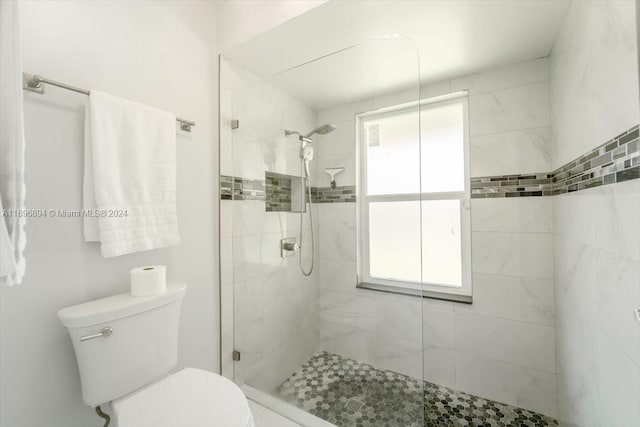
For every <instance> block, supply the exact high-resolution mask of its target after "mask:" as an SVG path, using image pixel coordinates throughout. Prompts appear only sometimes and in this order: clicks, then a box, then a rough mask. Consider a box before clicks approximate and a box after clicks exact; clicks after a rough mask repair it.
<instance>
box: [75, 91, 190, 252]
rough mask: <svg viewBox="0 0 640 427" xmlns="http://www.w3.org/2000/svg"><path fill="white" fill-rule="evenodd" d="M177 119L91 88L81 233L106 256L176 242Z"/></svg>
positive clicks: (87, 122)
mask: <svg viewBox="0 0 640 427" xmlns="http://www.w3.org/2000/svg"><path fill="white" fill-rule="evenodd" d="M175 122H176V118H175V116H174V115H172V114H170V113H167V112H164V111H160V110H157V109H155V108H151V107H148V106H146V105H142V104H138V103H136V102H132V101H128V100H125V99H121V98H118V97H115V96H113V95H109V94H107V93H104V92H99V91H96V90H91V94H90V95H89V106H88V108H87V113H86V117H85V158H84V162H85V167H84V186H83V196H84V208H85V216H84V237H85V240H87V241H99V242H100V244H101V249H102V255H103V256H104V257H105V258H106V257H113V256H118V255H124V254H128V253H132V252H139V251H144V250H148V249H155V248H163V247H168V246H175V245H177V244H178V243H180V236H179V234H178V220H177V216H176V130H175ZM92 212H95V213H96V214H97V216H93V214H91V213H92ZM86 213H90V214H89V215H87V214H86Z"/></svg>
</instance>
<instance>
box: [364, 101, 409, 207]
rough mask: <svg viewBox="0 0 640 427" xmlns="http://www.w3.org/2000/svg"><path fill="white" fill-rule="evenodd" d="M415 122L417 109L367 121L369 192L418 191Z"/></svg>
mask: <svg viewBox="0 0 640 427" xmlns="http://www.w3.org/2000/svg"><path fill="white" fill-rule="evenodd" d="M418 124H419V121H418V112H417V111H414V112H407V113H401V114H397V115H393V116H389V117H385V118H381V119H376V120H370V121H367V122H366V125H365V129H364V131H365V142H366V150H367V193H368V194H369V195H372V194H402V193H405V194H406V193H419V192H420V147H419V146H418V141H419V129H418V127H419V125H418Z"/></svg>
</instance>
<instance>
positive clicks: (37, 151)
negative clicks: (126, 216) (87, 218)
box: [0, 1, 219, 427]
mask: <svg viewBox="0 0 640 427" xmlns="http://www.w3.org/2000/svg"><path fill="white" fill-rule="evenodd" d="M213 20H214V16H213V7H212V5H211V4H210V3H208V2H203V1H195V2H186V1H163V2H141V1H136V2H100V1H91V2H75V1H73V2H62V1H49V2H24V3H23V32H24V39H23V44H24V69H25V70H26V71H28V72H31V73H38V74H42V75H43V76H46V77H50V78H53V79H57V80H60V81H63V82H67V83H70V84H72V85H77V86H79V87H83V88H89V89H92V88H96V89H101V90H105V91H108V92H111V93H113V94H115V95H119V96H122V97H126V98H129V99H132V100H135V101H139V102H142V103H146V104H149V105H153V106H155V107H158V108H162V109H165V110H168V111H171V112H174V113H176V114H177V115H179V116H181V117H185V118H188V119H192V120H195V121H196V122H197V125H196V127H194V128H193V132H192V133H191V134H187V133H183V132H180V131H178V141H177V145H178V146H177V156H178V164H177V170H178V173H177V175H178V187H177V189H178V218H179V226H180V232H181V237H182V243H181V244H180V245H179V246H177V247H175V248H170V249H162V250H154V251H148V252H144V253H140V254H135V255H126V256H122V257H117V258H111V259H103V258H102V257H101V255H100V251H99V247H98V245H96V244H89V243H85V242H84V241H83V239H82V226H81V221H80V220H77V219H52V218H40V219H31V220H29V221H28V222H27V236H28V244H27V250H26V257H27V273H26V277H25V281H24V283H22V284H21V285H19V286H16V287H13V288H2V289H0V334H1V335H0V341H1V356H0V378H1V381H0V425H2V426H7V427H39V426H42V425H48V426H51V427H74V426H77V427H87V426H92V425H95V426H98V425H102V422H101V420H100V419H99V418H98V417H97V416H96V415H95V414H94V413H93V411H92V409H90V408H89V407H86V406H85V405H84V404H83V402H82V400H81V396H80V383H79V377H78V373H77V367H76V362H75V358H74V354H73V350H72V346H71V342H70V340H69V338H68V336H67V332H66V330H65V329H64V328H63V327H62V326H61V325H60V323H59V321H58V319H57V316H56V312H57V311H58V310H59V309H60V308H63V307H66V306H69V305H73V304H77V303H82V302H85V301H89V300H92V299H95V298H100V297H105V296H109V295H113V294H117V293H120V292H125V291H127V283H128V270H129V269H130V268H131V267H134V266H138V265H144V264H150V263H151V264H166V265H167V269H168V277H169V279H170V280H179V281H184V282H186V283H187V284H188V286H189V288H188V292H187V296H186V298H185V301H184V305H183V309H182V321H181V329H180V332H181V335H180V353H179V359H180V362H179V366H187V365H189V366H195V367H200V368H204V369H208V370H212V371H217V370H218V365H219V361H218V335H219V334H218V330H219V325H218V267H217V265H218V261H217V245H216V244H214V242H216V239H217V222H218V220H217V217H218V210H217V197H216V194H217V181H218V177H217V173H216V170H217V149H216V141H217V134H216V126H217V106H216V96H217V95H216V85H215V84H214V83H215V81H216V70H217V68H216V67H215V66H214V65H216V62H215V59H214V56H213V53H214V52H215V50H214V49H215V38H214V34H213V30H214V28H213V25H212V22H213ZM85 102H86V97H84V96H83V95H79V94H74V93H70V92H66V91H63V90H61V89H56V88H52V87H46V93H45V94H44V95H38V94H33V93H26V94H25V126H26V140H27V149H26V170H27V172H26V181H27V201H26V203H27V207H28V208H66V209H78V208H81V207H82V202H81V194H82V170H83V121H84V105H85Z"/></svg>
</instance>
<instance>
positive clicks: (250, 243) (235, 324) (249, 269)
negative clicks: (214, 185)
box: [220, 58, 317, 392]
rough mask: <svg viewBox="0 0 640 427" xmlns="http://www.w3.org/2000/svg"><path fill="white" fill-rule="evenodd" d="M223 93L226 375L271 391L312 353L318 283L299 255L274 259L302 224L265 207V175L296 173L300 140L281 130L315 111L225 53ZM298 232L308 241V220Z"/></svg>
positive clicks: (300, 125)
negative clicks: (282, 243)
mask: <svg viewBox="0 0 640 427" xmlns="http://www.w3.org/2000/svg"><path fill="white" fill-rule="evenodd" d="M220 93H221V108H220V110H221V124H220V128H221V130H220V137H221V140H220V151H221V156H220V157H221V163H220V174H221V175H223V176H227V177H234V178H229V179H227V180H226V181H225V180H223V181H224V182H222V183H221V198H222V200H221V208H220V209H221V251H220V253H221V254H222V255H221V257H222V259H221V264H222V268H221V270H222V271H221V282H222V284H221V292H222V313H221V314H222V359H223V363H222V372H223V375H225V376H227V377H229V378H233V379H234V380H235V381H236V382H237V383H238V384H244V383H247V384H250V385H251V386H254V387H256V388H259V389H261V390H263V391H266V392H271V391H273V390H274V389H275V388H276V387H277V386H278V385H279V384H280V383H282V381H284V380H285V379H286V378H287V377H288V376H289V375H290V374H291V373H292V372H294V371H295V370H296V369H297V368H298V367H299V366H300V365H301V364H302V363H304V362H305V361H306V360H308V358H309V357H310V356H311V355H312V354H313V353H314V352H315V351H316V350H317V348H316V347H317V338H316V337H317V330H316V327H315V317H316V314H315V313H316V310H315V301H314V296H315V286H316V281H315V278H313V277H310V278H308V277H305V276H304V275H303V274H302V273H301V272H300V270H299V261H298V258H297V257H289V258H281V257H280V239H282V238H285V237H299V234H300V227H301V225H300V222H299V216H298V214H293V213H288V212H266V207H265V186H264V180H265V171H266V172H273V173H275V174H287V175H297V176H300V160H299V157H298V149H299V147H298V141H297V139H295V138H286V137H285V136H284V129H285V128H287V129H289V128H292V129H312V128H314V127H315V125H316V114H315V111H313V110H312V109H311V108H308V107H306V106H305V105H303V104H302V103H300V102H298V101H297V100H295V99H293V98H291V97H290V96H288V95H287V94H285V93H284V92H282V91H280V90H278V89H276V88H275V87H273V86H271V85H269V84H268V83H266V82H264V81H261V80H259V79H257V78H256V77H255V76H253V75H251V74H250V73H248V72H246V71H244V70H243V69H242V68H241V67H238V66H236V65H234V64H232V63H230V62H228V61H226V60H225V59H224V58H222V59H221V88H220ZM232 119H235V120H239V124H240V127H239V128H238V129H235V130H233V132H231V120H232ZM239 179H240V180H241V181H238V180H239ZM302 231H303V233H304V236H305V238H306V239H309V238H310V225H309V222H308V220H306V219H305V221H304V222H303V224H302ZM308 254H309V253H308V252H305V258H304V259H303V262H305V265H306V264H308V263H309V262H310V259H309V255H308ZM233 350H237V351H240V353H241V359H240V361H239V362H235V363H234V362H233V361H232V359H231V354H232V351H233Z"/></svg>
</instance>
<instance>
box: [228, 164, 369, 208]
mask: <svg viewBox="0 0 640 427" xmlns="http://www.w3.org/2000/svg"><path fill="white" fill-rule="evenodd" d="M291 177H292V176H291V175H285V174H279V173H274V172H265V178H266V179H265V180H264V181H261V180H250V179H244V178H240V177H237V178H234V177H232V176H228V175H220V199H222V200H264V201H265V202H266V211H267V212H290V211H291ZM355 201H356V186H355V185H344V186H338V187H336V188H335V189H334V188H331V187H313V186H312V187H311V202H312V203H354V202H355Z"/></svg>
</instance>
